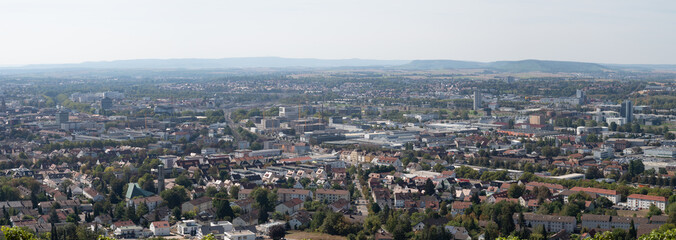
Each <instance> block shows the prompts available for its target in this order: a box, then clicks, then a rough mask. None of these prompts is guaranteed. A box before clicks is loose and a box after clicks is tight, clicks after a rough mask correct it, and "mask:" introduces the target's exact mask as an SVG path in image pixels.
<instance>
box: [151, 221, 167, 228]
mask: <svg viewBox="0 0 676 240" xmlns="http://www.w3.org/2000/svg"><path fill="white" fill-rule="evenodd" d="M153 226H155V228H168V227H169V222H167V221H157V222H153Z"/></svg>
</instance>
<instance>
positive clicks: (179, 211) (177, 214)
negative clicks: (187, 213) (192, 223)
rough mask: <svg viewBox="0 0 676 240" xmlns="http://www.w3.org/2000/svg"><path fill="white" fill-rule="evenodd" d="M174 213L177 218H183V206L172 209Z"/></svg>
mask: <svg viewBox="0 0 676 240" xmlns="http://www.w3.org/2000/svg"><path fill="white" fill-rule="evenodd" d="M172 214H173V215H174V218H176V220H181V208H179V207H175V208H174V209H173V210H172Z"/></svg>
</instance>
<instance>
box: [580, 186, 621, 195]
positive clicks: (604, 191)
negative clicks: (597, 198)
mask: <svg viewBox="0 0 676 240" xmlns="http://www.w3.org/2000/svg"><path fill="white" fill-rule="evenodd" d="M570 190H571V191H573V192H592V193H596V194H604V195H617V191H615V190H608V189H601V188H583V187H574V188H571V189H570Z"/></svg>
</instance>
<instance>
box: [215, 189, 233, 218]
mask: <svg viewBox="0 0 676 240" xmlns="http://www.w3.org/2000/svg"><path fill="white" fill-rule="evenodd" d="M227 197H228V196H227V195H226V194H225V193H222V192H219V193H217V194H216V195H215V196H214V198H213V199H212V201H213V205H214V208H216V217H217V218H218V219H223V218H225V217H229V218H230V220H232V219H234V218H235V213H234V211H232V207H230V201H228V199H227Z"/></svg>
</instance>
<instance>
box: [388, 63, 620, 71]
mask: <svg viewBox="0 0 676 240" xmlns="http://www.w3.org/2000/svg"><path fill="white" fill-rule="evenodd" d="M395 68H401V69H410V70H434V69H491V70H497V71H503V72H601V71H606V70H610V68H609V67H604V66H603V65H600V64H596V63H583V62H564V61H544V60H521V61H498V62H489V63H482V62H467V61H455V60H415V61H412V62H411V63H409V64H404V65H401V66H396V67H395Z"/></svg>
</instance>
